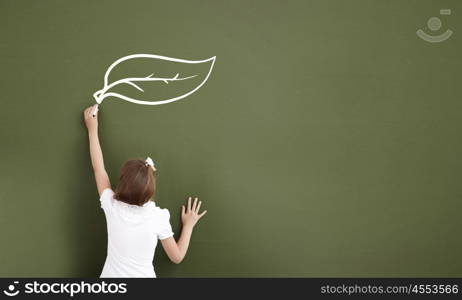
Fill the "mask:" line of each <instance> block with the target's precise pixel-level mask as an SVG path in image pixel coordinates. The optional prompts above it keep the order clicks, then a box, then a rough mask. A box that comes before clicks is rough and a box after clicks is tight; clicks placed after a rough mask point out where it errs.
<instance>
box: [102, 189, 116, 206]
mask: <svg viewBox="0 0 462 300" xmlns="http://www.w3.org/2000/svg"><path fill="white" fill-rule="evenodd" d="M113 195H114V192H113V191H112V190H111V189H104V190H103V192H102V193H101V196H100V197H99V201H100V202H101V207H102V208H103V209H104V208H107V207H110V206H111V202H112V196H113Z"/></svg>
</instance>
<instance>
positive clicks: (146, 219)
mask: <svg viewBox="0 0 462 300" xmlns="http://www.w3.org/2000/svg"><path fill="white" fill-rule="evenodd" d="M113 196H114V192H113V191H112V190H111V189H105V190H104V191H103V193H102V194H101V197H100V201H101V207H102V208H103V210H104V214H105V215H106V223H107V234H108V239H107V257H106V262H105V263H104V268H103V271H102V273H101V276H100V277H156V273H155V272H154V267H153V265H152V263H153V259H154V252H155V250H156V245H157V239H161V240H163V239H166V238H169V237H171V236H173V231H172V227H171V226H170V213H169V211H168V210H167V209H161V208H159V207H157V206H156V204H155V203H154V202H152V201H148V202H147V203H145V204H144V205H143V206H137V205H130V204H127V203H125V202H122V201H118V200H116V199H114V197H113Z"/></svg>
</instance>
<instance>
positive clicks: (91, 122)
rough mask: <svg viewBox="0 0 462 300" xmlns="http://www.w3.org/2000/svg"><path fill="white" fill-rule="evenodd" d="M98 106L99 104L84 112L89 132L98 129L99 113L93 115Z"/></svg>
mask: <svg viewBox="0 0 462 300" xmlns="http://www.w3.org/2000/svg"><path fill="white" fill-rule="evenodd" d="M97 105H98V104H95V105H92V106H90V107H87V108H86V109H85V110H84V111H83V119H84V121H85V125H86V126H87V129H88V131H93V130H97V129H98V113H96V114H95V115H93V113H94V112H95V109H96V106H97Z"/></svg>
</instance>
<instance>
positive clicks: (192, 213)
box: [181, 197, 207, 228]
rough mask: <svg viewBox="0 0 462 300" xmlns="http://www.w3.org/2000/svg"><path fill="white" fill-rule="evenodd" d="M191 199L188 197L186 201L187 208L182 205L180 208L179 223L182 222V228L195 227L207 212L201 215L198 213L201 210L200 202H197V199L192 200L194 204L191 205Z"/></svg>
mask: <svg viewBox="0 0 462 300" xmlns="http://www.w3.org/2000/svg"><path fill="white" fill-rule="evenodd" d="M191 200H192V198H191V197H189V199H188V206H187V207H185V206H184V205H183V206H182V207H181V221H182V222H183V226H190V227H191V228H192V227H194V225H196V223H197V221H199V219H200V218H202V217H203V216H204V215H205V214H206V213H207V211H206V210H204V211H203V212H202V213H199V210H200V209H201V205H202V201H199V202H198V201H197V200H198V199H197V197H196V198H195V199H194V203H192V206H191Z"/></svg>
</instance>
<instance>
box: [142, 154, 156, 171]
mask: <svg viewBox="0 0 462 300" xmlns="http://www.w3.org/2000/svg"><path fill="white" fill-rule="evenodd" d="M144 163H145V164H146V166H151V168H152V169H153V170H154V171H155V170H156V167H155V166H154V162H153V161H152V159H151V158H150V157H149V156H148V157H147V158H146V160H145V161H144Z"/></svg>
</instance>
